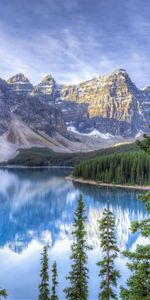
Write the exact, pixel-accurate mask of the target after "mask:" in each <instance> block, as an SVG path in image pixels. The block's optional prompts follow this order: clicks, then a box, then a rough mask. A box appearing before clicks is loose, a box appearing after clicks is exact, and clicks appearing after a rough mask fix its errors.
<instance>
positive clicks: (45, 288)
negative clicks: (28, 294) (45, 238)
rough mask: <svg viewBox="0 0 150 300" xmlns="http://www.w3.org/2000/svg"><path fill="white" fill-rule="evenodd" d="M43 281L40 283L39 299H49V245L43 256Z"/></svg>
mask: <svg viewBox="0 0 150 300" xmlns="http://www.w3.org/2000/svg"><path fill="white" fill-rule="evenodd" d="M41 264H42V267H41V272H40V277H41V283H40V285H39V300H49V274H48V247H47V246H44V248H43V253H42V258H41Z"/></svg>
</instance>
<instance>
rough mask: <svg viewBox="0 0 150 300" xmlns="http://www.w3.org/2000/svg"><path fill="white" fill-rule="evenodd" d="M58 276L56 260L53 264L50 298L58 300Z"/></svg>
mask: <svg viewBox="0 0 150 300" xmlns="http://www.w3.org/2000/svg"><path fill="white" fill-rule="evenodd" d="M57 276H58V274H57V264H56V261H55V262H54V263H53V265H52V294H51V297H50V300H58V296H57V292H56V288H57V285H58V281H57Z"/></svg>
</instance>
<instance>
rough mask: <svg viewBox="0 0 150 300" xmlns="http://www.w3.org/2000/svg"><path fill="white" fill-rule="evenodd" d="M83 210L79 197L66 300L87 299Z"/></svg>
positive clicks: (82, 203)
mask: <svg viewBox="0 0 150 300" xmlns="http://www.w3.org/2000/svg"><path fill="white" fill-rule="evenodd" d="M84 213H85V208H84V202H83V197H82V195H80V197H79V201H78V207H77V210H76V212H75V217H74V231H73V232H72V234H73V236H74V239H75V241H74V242H73V244H72V247H71V250H72V255H71V260H72V261H73V263H72V266H71V271H70V273H69V275H68V277H67V280H69V282H70V286H69V287H67V288H65V290H64V292H65V294H66V298H67V299H69V300H87V299H88V268H87V254H86V250H87V249H88V247H87V245H86V231H85V221H86V217H85V215H84Z"/></svg>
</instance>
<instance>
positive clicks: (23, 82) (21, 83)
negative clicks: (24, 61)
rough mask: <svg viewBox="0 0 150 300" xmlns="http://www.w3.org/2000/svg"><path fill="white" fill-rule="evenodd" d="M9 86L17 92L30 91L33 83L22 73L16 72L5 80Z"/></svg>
mask: <svg viewBox="0 0 150 300" xmlns="http://www.w3.org/2000/svg"><path fill="white" fill-rule="evenodd" d="M7 83H8V84H9V86H10V88H11V89H12V90H14V91H15V92H16V93H17V94H24V93H31V91H32V90H33V85H32V84H31V83H30V81H29V79H28V78H27V77H25V75H24V74H22V73H18V74H16V75H15V76H13V77H11V78H9V79H8V80H7Z"/></svg>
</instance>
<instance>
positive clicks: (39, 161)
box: [1, 144, 137, 166]
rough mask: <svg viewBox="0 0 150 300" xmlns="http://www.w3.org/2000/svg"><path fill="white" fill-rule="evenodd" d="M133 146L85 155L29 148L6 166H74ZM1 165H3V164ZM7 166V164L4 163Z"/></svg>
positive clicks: (23, 150) (112, 148) (21, 150)
mask: <svg viewBox="0 0 150 300" xmlns="http://www.w3.org/2000/svg"><path fill="white" fill-rule="evenodd" d="M136 147H137V146H136V145H135V144H128V145H122V146H118V147H111V148H107V149H100V150H97V151H89V152H87V153H83V152H81V153H79V152H78V153H58V152H54V151H52V150H50V149H47V148H42V149H41V148H31V149H20V150H19V151H18V152H19V153H18V155H17V156H16V157H15V158H13V159H11V160H9V161H8V165H15V166H17V165H24V166H51V165H55V166H74V165H75V164H79V163H80V162H82V161H83V160H88V159H92V158H96V157H98V156H102V155H106V154H111V153H114V152H115V153H120V152H122V151H126V152H127V151H129V150H133V149H136ZM1 165H5V164H4V163H3V164H1ZM6 165H7V163H6Z"/></svg>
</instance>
